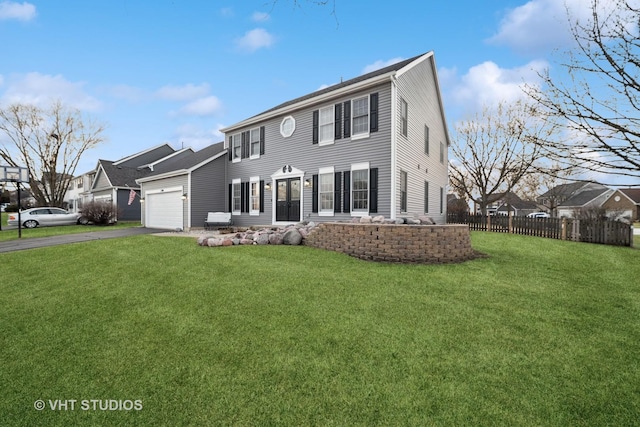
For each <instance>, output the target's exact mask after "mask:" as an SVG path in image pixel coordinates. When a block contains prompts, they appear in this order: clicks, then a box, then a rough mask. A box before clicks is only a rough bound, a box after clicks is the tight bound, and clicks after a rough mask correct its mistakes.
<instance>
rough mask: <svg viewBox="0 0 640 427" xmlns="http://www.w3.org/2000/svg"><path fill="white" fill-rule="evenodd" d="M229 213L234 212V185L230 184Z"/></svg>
mask: <svg viewBox="0 0 640 427" xmlns="http://www.w3.org/2000/svg"><path fill="white" fill-rule="evenodd" d="M228 199H229V200H228V201H229V212H233V184H229V197H228Z"/></svg>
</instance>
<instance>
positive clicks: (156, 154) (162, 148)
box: [90, 144, 193, 221]
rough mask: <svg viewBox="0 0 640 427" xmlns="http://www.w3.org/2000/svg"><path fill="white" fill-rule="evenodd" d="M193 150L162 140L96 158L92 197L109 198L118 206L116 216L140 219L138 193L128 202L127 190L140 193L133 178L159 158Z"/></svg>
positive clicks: (158, 162)
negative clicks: (129, 151)
mask: <svg viewBox="0 0 640 427" xmlns="http://www.w3.org/2000/svg"><path fill="white" fill-rule="evenodd" d="M190 153H193V150H191V149H183V150H178V151H176V150H174V149H173V148H171V146H170V145H168V144H162V145H159V146H156V147H153V148H150V149H148V150H145V151H142V152H140V153H136V154H134V155H131V156H129V157H125V158H124V159H120V160H117V161H115V162H113V161H110V160H98V165H97V166H96V175H95V179H94V180H93V184H92V186H91V190H90V193H91V196H92V199H93V200H96V201H99V200H102V201H110V202H112V203H113V204H114V205H115V206H116V208H117V210H118V220H120V221H139V220H140V197H136V198H135V199H134V200H133V202H132V203H131V204H129V203H128V202H129V194H130V191H131V190H134V191H135V192H136V193H137V194H138V195H139V194H140V187H139V185H138V184H137V183H136V180H137V179H140V178H144V177H145V176H147V175H149V174H150V173H151V172H153V171H154V169H155V168H156V167H158V166H159V165H161V164H162V163H163V162H166V161H169V160H171V159H176V158H180V157H182V156H185V155H189V154H190Z"/></svg>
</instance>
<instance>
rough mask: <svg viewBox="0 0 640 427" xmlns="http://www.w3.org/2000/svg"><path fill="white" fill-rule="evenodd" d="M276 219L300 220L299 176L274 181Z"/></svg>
mask: <svg viewBox="0 0 640 427" xmlns="http://www.w3.org/2000/svg"><path fill="white" fill-rule="evenodd" d="M276 187H277V189H278V190H277V196H278V199H277V201H276V221H286V222H298V221H300V178H287V179H279V180H277V181H276Z"/></svg>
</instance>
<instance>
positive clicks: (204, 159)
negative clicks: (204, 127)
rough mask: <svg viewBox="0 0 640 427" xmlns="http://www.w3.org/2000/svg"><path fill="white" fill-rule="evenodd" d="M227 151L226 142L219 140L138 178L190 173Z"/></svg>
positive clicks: (141, 180)
mask: <svg viewBox="0 0 640 427" xmlns="http://www.w3.org/2000/svg"><path fill="white" fill-rule="evenodd" d="M226 152H227V151H226V150H225V149H224V143H222V142H217V143H215V144H212V145H209V146H207V147H205V148H203V149H202V150H199V151H196V152H192V153H190V154H189V155H188V156H183V157H179V158H176V159H172V160H169V161H166V162H163V163H161V164H159V165H158V166H157V167H155V168H154V170H153V172H151V173H148V174H147V175H145V176H144V177H141V178H138V182H145V181H151V180H153V179H159V178H165V177H169V176H174V175H182V174H185V173H189V172H191V171H193V170H196V169H198V168H200V167H201V166H203V165H204V164H207V163H209V162H210V161H212V160H215V159H217V158H218V157H220V156H222V155H224V154H226Z"/></svg>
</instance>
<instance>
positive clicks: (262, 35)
mask: <svg viewBox="0 0 640 427" xmlns="http://www.w3.org/2000/svg"><path fill="white" fill-rule="evenodd" d="M274 42H275V38H274V37H273V36H272V35H271V34H269V33H268V32H267V31H266V30H265V29H264V28H255V29H253V30H251V31H247V32H246V33H245V35H244V36H242V37H241V38H239V39H237V40H236V46H238V47H239V48H240V49H241V50H244V51H247V52H254V51H256V50H258V49H260V48H263V47H270V46H271V45H272V44H273V43H274Z"/></svg>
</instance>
